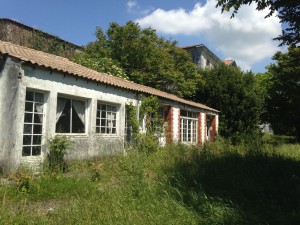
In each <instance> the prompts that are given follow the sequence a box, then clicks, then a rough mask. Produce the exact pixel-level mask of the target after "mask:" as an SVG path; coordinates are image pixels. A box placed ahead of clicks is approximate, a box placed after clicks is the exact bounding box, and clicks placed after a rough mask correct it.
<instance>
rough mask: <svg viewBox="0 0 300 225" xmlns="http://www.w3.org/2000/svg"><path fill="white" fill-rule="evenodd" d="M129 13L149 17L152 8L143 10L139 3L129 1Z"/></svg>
mask: <svg viewBox="0 0 300 225" xmlns="http://www.w3.org/2000/svg"><path fill="white" fill-rule="evenodd" d="M126 5H127V11H128V12H129V13H133V14H140V15H147V14H148V13H150V11H151V10H153V9H152V8H148V9H142V8H141V7H140V5H139V4H138V2H137V1H133V0H129V1H128V2H127V3H126Z"/></svg>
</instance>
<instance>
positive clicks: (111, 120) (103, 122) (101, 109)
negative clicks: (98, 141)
mask: <svg viewBox="0 0 300 225" xmlns="http://www.w3.org/2000/svg"><path fill="white" fill-rule="evenodd" d="M96 133H101V134H116V133H117V106H115V105H108V104H102V103H101V104H100V103H98V104H97V116H96Z"/></svg>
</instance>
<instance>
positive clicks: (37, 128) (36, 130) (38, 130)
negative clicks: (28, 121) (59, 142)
mask: <svg viewBox="0 0 300 225" xmlns="http://www.w3.org/2000/svg"><path fill="white" fill-rule="evenodd" d="M33 133H34V134H42V125H36V124H35V125H34V126H33Z"/></svg>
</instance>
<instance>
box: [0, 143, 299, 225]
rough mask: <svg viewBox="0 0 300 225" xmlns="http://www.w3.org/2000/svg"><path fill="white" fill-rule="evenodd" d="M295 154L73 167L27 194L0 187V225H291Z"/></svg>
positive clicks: (183, 148)
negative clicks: (96, 173) (94, 177)
mask: <svg viewBox="0 0 300 225" xmlns="http://www.w3.org/2000/svg"><path fill="white" fill-rule="evenodd" d="M299 150H300V146H299V145H281V146H278V147H276V148H274V147H272V146H269V145H267V146H262V148H261V151H259V152H258V151H252V152H251V153H248V147H247V146H243V145H239V146H232V145H230V144H228V143H226V141H223V142H222V143H218V142H217V143H211V144H209V145H207V146H205V149H202V148H201V147H195V146H194V147H189V146H187V145H172V146H168V147H167V148H165V149H161V150H158V151H156V152H154V153H153V154H146V153H145V152H141V151H131V152H128V154H127V155H126V156H123V155H116V156H113V157H112V156H105V157H102V158H101V159H94V160H93V161H92V162H75V163H72V164H70V168H69V171H68V172H67V173H65V174H58V175H56V176H49V175H48V174H41V177H40V178H38V179H32V180H31V181H30V189H29V191H27V192H25V193H22V192H19V191H17V190H16V188H15V187H14V186H11V187H10V186H6V187H4V186H0V201H1V204H0V212H1V213H0V217H1V220H0V224H150V225H151V224H207V225H211V224H230V225H240V224H245V225H246V224H297V223H298V221H299V218H300V208H299V204H298V200H299V198H300V192H299V191H300V190H299V185H300V183H299V182H300V181H299V178H300V168H299V162H300V154H299V152H300V151H299ZM291 152H293V154H291ZM95 168H97V169H96V170H97V171H98V172H99V174H100V176H98V177H97V179H93V180H91V177H92V175H93V174H94V170H95Z"/></svg>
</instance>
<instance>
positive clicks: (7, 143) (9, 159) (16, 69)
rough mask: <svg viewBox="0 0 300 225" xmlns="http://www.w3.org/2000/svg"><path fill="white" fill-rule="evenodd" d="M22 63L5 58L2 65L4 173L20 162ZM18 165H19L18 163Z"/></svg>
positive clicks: (0, 154)
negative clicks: (19, 126) (17, 144)
mask: <svg viewBox="0 0 300 225" xmlns="http://www.w3.org/2000/svg"><path fill="white" fill-rule="evenodd" d="M19 73H20V62H19V61H18V60H15V59H13V58H9V57H8V58H5V57H4V58H3V59H1V63H0V91H1V93H0V110H1V113H0V168H2V169H1V170H3V172H6V171H9V170H14V169H15V168H16V163H15V162H18V161H19V154H17V152H16V151H14V150H15V143H16V141H17V139H18V135H19V134H20V130H18V129H17V125H18V123H19V120H18V119H19V110H18V106H19V102H18V99H19V95H20V92H19V86H20V80H19V79H18V76H19ZM17 164H18V163H17Z"/></svg>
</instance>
